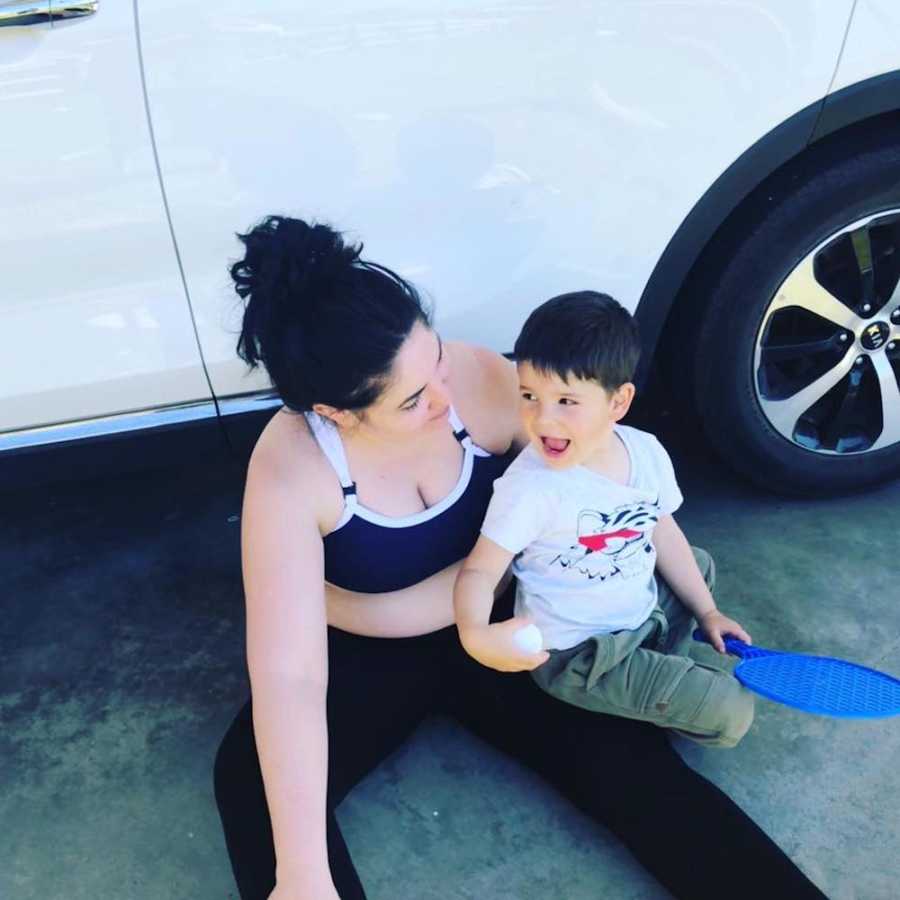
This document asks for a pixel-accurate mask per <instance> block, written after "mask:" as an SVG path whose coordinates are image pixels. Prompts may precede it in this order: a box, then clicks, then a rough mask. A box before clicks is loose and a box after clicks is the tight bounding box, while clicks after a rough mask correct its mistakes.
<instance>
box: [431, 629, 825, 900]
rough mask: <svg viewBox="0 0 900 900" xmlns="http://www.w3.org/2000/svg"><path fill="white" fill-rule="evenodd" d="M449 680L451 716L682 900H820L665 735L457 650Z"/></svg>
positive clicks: (804, 879) (797, 873) (784, 857)
mask: <svg viewBox="0 0 900 900" xmlns="http://www.w3.org/2000/svg"><path fill="white" fill-rule="evenodd" d="M499 617H500V618H504V617H505V616H504V615H503V614H502V613H501V614H500V615H499ZM448 668H450V667H449V666H448ZM452 668H453V670H454V672H455V678H454V683H453V686H455V690H453V689H452V687H453V686H448V697H449V706H450V711H451V712H452V713H453V714H454V715H456V716H457V718H459V719H460V720H461V721H462V722H463V723H464V724H466V725H467V726H468V727H469V728H471V729H472V730H473V731H474V732H475V733H476V734H478V735H479V736H480V737H482V738H484V739H485V740H487V741H489V742H490V743H492V744H493V745H495V746H496V747H498V748H500V749H502V750H504V751H506V752H508V753H510V754H511V755H512V756H514V757H516V758H517V759H519V760H520V761H522V762H524V763H525V764H526V765H528V766H530V767H531V768H533V769H534V770H536V771H537V772H538V773H540V774H541V775H543V776H544V777H545V778H546V779H547V780H548V781H549V782H551V783H552V784H554V785H555V786H556V787H557V788H558V789H559V790H560V791H561V792H562V793H564V794H565V795H566V796H568V797H569V798H570V799H571V800H572V802H573V803H574V804H575V805H576V806H578V807H579V808H580V809H582V810H583V811H584V812H586V813H587V814H588V815H590V816H591V817H592V818H593V819H594V820H595V821H597V822H599V823H600V824H602V825H605V826H606V827H608V828H609V829H610V830H611V831H613V832H614V833H615V834H616V835H617V836H618V837H619V838H620V839H621V840H622V841H623V843H625V844H626V845H627V846H628V847H629V849H630V850H631V851H632V852H633V853H634V855H635V856H636V857H637V858H638V859H639V860H640V861H641V863H642V864H643V865H644V866H646V868H647V869H648V870H649V871H650V872H651V873H652V874H653V875H654V876H655V877H656V878H657V879H658V880H659V881H660V882H661V883H662V884H663V885H665V887H666V888H668V890H669V891H671V892H672V894H674V896H676V897H679V898H683V900H713V898H716V900H719V898H721V897H722V896H723V895H724V896H727V897H729V898H730V900H738V898H748V900H749V898H753V900H758V898H759V897H760V896H770V897H791V898H792V900H812V898H817V900H822V898H823V896H824V895H823V894H822V893H821V892H820V891H819V890H818V889H817V888H816V887H815V886H814V885H813V884H812V882H810V881H809V879H807V878H806V876H805V875H804V874H803V873H802V872H801V871H800V870H799V869H798V868H797V867H796V866H795V865H794V863H793V862H791V860H790V859H789V858H788V857H787V856H786V855H785V854H784V853H783V852H782V851H781V850H780V849H779V848H778V846H777V845H776V844H775V843H774V842H773V841H772V840H771V839H770V838H769V837H768V836H767V835H766V834H765V833H764V832H763V831H762V830H761V829H760V828H759V826H757V825H756V824H755V823H754V822H753V821H752V819H750V818H749V817H748V816H747V815H746V814H745V813H744V812H743V811H742V810H741V809H740V807H738V806H737V804H735V803H734V802H733V801H732V800H731V799H730V798H729V797H728V796H727V795H726V794H725V793H724V792H722V791H721V790H719V788H717V787H716V786H715V785H713V784H712V783H711V782H709V781H707V780H706V779H705V778H704V777H703V776H702V775H700V774H698V773H697V772H695V771H694V770H693V769H691V768H690V766H688V765H687V764H686V763H685V762H684V761H683V760H682V759H681V757H680V756H679V755H678V753H677V752H676V751H675V750H674V749H673V748H672V746H671V744H670V743H669V741H668V739H667V738H666V735H665V732H664V731H663V729H661V728H657V727H656V726H654V725H650V724H647V723H644V722H636V721H632V720H629V719H623V718H619V717H616V716H608V715H603V714H600V713H593V712H588V711H586V710H583V709H579V708H577V707H574V706H569V705H568V704H565V703H562V702H561V701H559V700H556V699H555V698H553V697H550V696H548V695H547V694H545V693H544V692H543V691H541V690H540V688H538V687H537V685H535V684H534V682H533V681H532V680H531V678H530V676H529V675H528V674H527V673H518V674H515V675H503V674H501V673H498V672H493V671H491V670H489V669H485V668H484V667H482V666H479V665H478V664H477V663H475V662H474V660H471V659H469V658H468V657H466V656H465V655H464V652H463V651H462V650H461V649H460V651H459V655H458V656H456V657H455V658H454V662H453V665H452Z"/></svg>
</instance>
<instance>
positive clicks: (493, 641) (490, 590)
mask: <svg viewBox="0 0 900 900" xmlns="http://www.w3.org/2000/svg"><path fill="white" fill-rule="evenodd" d="M512 558H513V554H512V553H510V552H509V551H508V550H505V549H504V548H503V547H501V546H500V545H499V544H496V543H494V541H492V540H490V538H486V537H485V536H484V535H481V536H480V537H479V538H478V543H476V544H475V546H474V547H473V548H472V552H471V553H470V554H469V556H468V558H467V559H466V560H465V562H464V563H463V565H462V569H460V572H459V575H458V576H457V577H456V585H455V587H454V589H453V607H454V612H455V615H456V627H457V629H458V631H459V640H460V643H461V644H462V645H463V647H464V648H465V650H466V652H467V653H468V654H469V655H470V656H472V657H473V658H474V659H477V660H478V661H479V662H480V663H482V665H485V666H489V667H490V668H492V669H497V670H499V671H501V672H521V671H524V670H528V669H533V668H536V667H537V666H539V665H541V663H543V662H546V660H547V659H548V658H549V654H548V653H546V652H544V651H540V652H538V653H528V652H527V651H525V650H522V649H521V648H520V647H518V646H517V645H516V643H515V642H514V640H513V635H514V634H515V633H516V632H517V631H518V630H519V629H520V628H523V627H525V626H526V625H528V624H530V620H529V619H527V618H525V617H522V616H514V617H513V618H511V619H507V620H506V621H505V622H497V623H495V624H494V625H491V624H490V617H491V608H492V607H493V605H494V589H495V588H496V587H497V584H498V583H499V582H500V579H501V578H502V577H503V575H504V573H505V572H506V570H507V568H508V567H509V564H510V563H511V562H512Z"/></svg>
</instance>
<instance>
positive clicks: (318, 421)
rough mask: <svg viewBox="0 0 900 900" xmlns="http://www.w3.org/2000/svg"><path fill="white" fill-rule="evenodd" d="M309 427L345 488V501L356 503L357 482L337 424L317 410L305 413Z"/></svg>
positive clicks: (350, 503)
mask: <svg viewBox="0 0 900 900" xmlns="http://www.w3.org/2000/svg"><path fill="white" fill-rule="evenodd" d="M304 415H305V416H306V421H307V422H309V427H310V428H311V429H312V433H313V436H314V437H315V439H316V443H318V445H319V448H320V449H321V450H322V452H323V453H324V454H325V456H326V457H327V459H328V462H330V463H331V466H332V468H333V469H334V471H335V472H336V473H337V477H338V478H339V479H340V482H341V487H342V488H343V490H344V501H345V502H346V503H347V504H349V505H352V504H355V503H356V484H355V483H354V482H353V479H352V478H351V477H350V467H349V466H348V465H347V454H346V453H345V452H344V443H343V441H342V440H341V435H340V433H339V432H338V429H337V426H336V425H335V424H334V422H332V421H331V420H330V419H326V418H325V417H324V416H320V415H319V414H318V413H316V412H307V413H304Z"/></svg>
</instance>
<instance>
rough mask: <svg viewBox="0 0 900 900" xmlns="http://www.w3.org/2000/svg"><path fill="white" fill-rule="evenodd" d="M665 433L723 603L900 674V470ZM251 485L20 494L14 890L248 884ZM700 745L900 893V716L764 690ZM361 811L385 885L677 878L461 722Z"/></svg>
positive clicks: (800, 825) (523, 889) (438, 899)
mask: <svg viewBox="0 0 900 900" xmlns="http://www.w3.org/2000/svg"><path fill="white" fill-rule="evenodd" d="M637 424H641V422H640V421H638V422H637ZM645 427H646V426H645ZM651 427H654V428H655V430H657V432H658V433H659V434H660V436H661V437H662V438H663V440H664V441H666V442H667V443H668V445H669V448H670V451H671V452H672V455H673V457H674V458H675V462H676V470H677V472H678V475H679V478H680V481H681V484H682V488H683V491H684V494H685V496H686V498H687V499H686V503H685V505H684V507H683V509H682V511H681V512H680V513H679V514H678V516H677V517H678V519H679V521H680V523H681V525H682V527H683V528H684V529H685V531H686V532H687V534H688V537H689V538H690V539H691V541H692V542H693V543H695V544H699V545H701V546H704V547H706V548H707V549H709V550H710V551H711V552H712V553H713V555H714V556H715V558H716V561H717V564H718V572H719V587H718V591H717V593H718V599H719V604H720V606H721V607H722V608H723V609H725V610H726V611H728V612H731V613H733V614H735V615H736V616H738V617H739V618H740V619H741V621H742V622H743V623H744V624H745V625H746V626H747V627H748V628H749V629H750V631H751V632H752V634H753V635H754V637H755V639H756V640H757V641H758V642H759V643H761V644H772V645H775V646H779V647H783V648H795V649H798V650H806V651H815V652H819V653H824V654H831V655H837V656H844V657H847V658H850V659H854V660H856V661H859V662H862V663H865V664H867V665H871V666H876V667H879V668H882V669H884V670H886V671H888V672H890V673H892V674H894V675H898V676H900V576H898V562H897V560H898V549H897V548H898V542H900V484H898V483H895V484H892V485H889V486H887V487H883V488H881V489H879V490H875V491H872V492H870V493H866V494H862V495H858V496H852V497H845V498H841V499H836V500H828V501H816V502H813V501H799V500H790V499H784V498H778V497H773V496H769V495H766V494H764V493H762V492H760V491H758V490H757V489H755V488H753V487H750V486H748V485H746V484H745V483H744V482H742V481H739V480H738V479H737V478H735V477H734V476H732V475H731V474H730V473H729V472H728V471H726V470H724V469H723V468H722V467H721V466H720V465H719V464H718V463H717V462H716V461H715V460H713V459H711V458H710V456H709V455H708V453H707V451H705V450H704V449H703V448H702V446H697V445H696V444H695V443H694V441H693V440H692V439H691V438H690V436H688V435H685V434H680V433H678V432H677V430H676V429H675V427H674V424H673V423H672V422H671V420H670V419H665V418H663V419H659V418H656V419H655V420H654V422H653V424H652V426H651ZM240 493H241V485H240V473H239V471H238V469H237V467H236V466H233V465H228V464H218V465H215V466H213V467H209V466H208V465H198V466H194V467H189V468H183V469H168V470H165V471H156V472H151V473H145V474H139V475H129V476H121V477H115V478H110V479H109V480H107V481H103V482H100V481H96V482H90V483H81V484H78V485H74V486H67V487H56V488H43V489H39V490H29V491H27V492H22V493H19V494H12V495H3V496H0V522H2V542H0V565H2V571H3V573H4V578H3V582H4V588H5V589H4V591H3V600H2V604H3V615H2V617H0V645H2V646H0V660H2V662H0V667H2V672H3V675H2V694H0V724H2V730H0V761H2V764H0V834H2V838H0V848H2V849H0V897H3V898H10V900H13V898H15V900H57V898H59V900H88V898H89V900H98V898H101V900H103V898H117V900H123V898H134V900H160V898H179V900H180V898H192V900H224V898H229V897H236V896H237V895H236V891H235V889H234V886H233V883H232V880H231V873H230V870H229V866H228V860H227V857H226V854H225V848H224V843H223V840H222V836H221V833H220V830H219V824H218V818H217V815H216V812H215V805H214V802H213V797H212V784H211V765H212V759H213V755H214V752H215V749H216V746H217V743H218V740H219V738H220V736H221V734H222V733H223V731H224V729H225V727H226V724H227V723H228V721H229V720H230V717H231V715H232V714H233V713H234V711H235V710H236V709H237V707H238V705H239V704H240V703H241V702H242V701H243V699H244V696H245V691H246V684H245V676H244V662H243V630H242V629H243V610H242V595H241V586H240V571H239V521H238V515H239V512H240ZM704 652H705V651H704ZM679 749H680V750H681V752H682V753H683V754H684V755H685V756H686V757H688V758H689V761H690V762H691V763H692V764H693V765H694V766H696V767H697V768H698V769H700V770H701V771H702V772H703V773H704V774H706V775H707V776H708V777H709V778H711V779H712V780H713V781H715V782H716V783H717V784H719V785H720V786H722V787H723V788H724V789H725V790H727V791H728V792H729V793H730V794H731V795H732V796H733V797H734V798H735V799H736V800H737V801H738V802H739V803H741V804H742V805H743V806H744V808H745V809H746V810H748V812H750V813H751V814H752V815H753V816H754V817H755V818H756V820H757V821H758V822H759V823H760V824H761V825H762V826H763V827H764V828H765V829H766V830H767V831H768V832H769V833H770V834H771V835H772V836H773V837H774V838H775V839H776V840H777V841H778V842H779V843H780V844H781V846H782V847H784V848H785V850H786V851H787V852H788V854H789V855H790V856H791V857H792V858H793V859H794V860H796V862H797V863H798V864H799V865H800V866H801V867H802V868H803V869H804V870H805V871H806V872H807V873H808V874H809V875H810V877H811V878H812V879H813V880H814V881H815V882H816V883H817V884H818V885H819V886H820V887H821V888H822V889H823V890H824V891H825V892H826V893H827V894H828V895H829V896H830V897H832V898H834V900H894V898H896V897H898V896H900V888H898V885H900V844H898V834H900V774H898V770H900V718H895V719H888V720H879V721H868V722H866V721H863V722H860V721H842V720H834V719H826V718H822V717H816V716H808V715H803V714H801V713H798V712H795V711H792V710H789V709H786V708H784V707H779V706H776V705H774V704H771V703H768V702H766V701H762V700H761V701H760V702H759V704H758V712H757V719H756V722H755V723H754V725H753V728H752V730H751V732H750V733H749V735H748V736H747V738H746V739H745V740H744V742H743V743H742V744H741V745H740V746H739V747H738V748H737V749H735V750H732V751H719V752H714V751H705V752H704V751H701V750H699V749H698V748H696V747H693V746H688V745H686V744H679ZM339 814H340V818H341V821H342V824H343V825H344V827H345V833H346V836H347V840H348V843H349V844H350V847H351V850H352V851H353V854H354V858H355V859H356V860H357V862H358V865H359V868H360V870H361V872H362V875H363V880H364V881H365V883H366V884H367V886H368V890H369V893H370V897H371V898H372V900H406V898H409V900H461V898H477V900H501V898H502V900H531V898H541V900H546V898H548V897H549V898H551V900H556V898H559V900H588V898H590V900H596V898H600V897H603V898H608V900H651V898H662V897H666V896H668V895H667V893H666V892H665V891H664V890H663V889H661V888H660V887H659V886H658V885H657V884H656V883H655V882H654V881H653V880H652V879H651V878H650V877H649V876H648V875H646V874H645V873H644V872H643V871H642V870H641V868H640V867H639V866H638V865H637V864H636V863H635V862H633V860H632V859H631V857H630V855H629V854H628V853H627V852H626V851H625V850H624V849H623V848H622V847H621V846H620V845H619V844H618V842H617V841H616V840H615V839H614V838H613V837H612V836H611V835H610V834H608V833H607V832H605V831H603V830H599V829H598V828H596V827H595V826H594V825H592V824H591V823H590V822H588V821H587V820H586V819H585V818H583V817H582V816H581V815H580V814H578V813H577V812H575V811H574V810H572V809H571V808H569V806H568V805H567V804H566V803H564V802H563V801H561V800H560V799H559V798H558V797H557V795H556V794H555V793H554V792H553V791H552V790H550V789H549V788H548V787H546V786H545V785H543V784H542V783H541V782H539V781H538V780H537V779H536V778H535V777H534V776H532V775H531V774H530V773H528V772H526V771H523V770H522V769H520V768H519V767H517V766H516V765H514V764H512V763H511V762H509V761H508V760H506V759H505V758H503V757H501V756H498V755H497V754H496V753H495V752H494V751H492V750H491V749H489V748H487V747H485V746H484V745H482V744H481V743H480V742H479V741H477V740H476V739H475V738H473V737H471V736H470V735H468V734H466V733H465V732H463V731H461V730H459V729H458V728H457V726H456V725H455V724H454V723H453V722H451V721H449V720H434V721H431V722H429V723H428V724H426V725H425V726H424V727H423V728H421V729H420V730H419V731H418V732H417V733H416V734H415V735H414V737H413V739H412V740H411V741H410V742H409V743H408V744H407V745H406V746H405V747H404V748H403V749H402V750H401V751H400V752H399V753H397V754H396V755H395V756H394V757H392V758H391V759H390V760H388V761H387V763H385V764H384V765H383V766H382V767H381V768H380V769H379V770H378V771H377V772H375V773H374V774H373V775H372V776H371V777H370V778H369V779H368V780H367V781H365V782H364V783H363V784H362V785H361V786H360V787H359V788H358V789H357V790H356V791H355V792H354V793H353V794H352V795H351V796H350V797H349V798H348V799H347V800H346V801H345V803H344V804H343V806H342V807H341V808H340V811H339ZM697 849H698V856H697V874H698V878H700V877H702V875H703V863H702V848H697ZM737 877H739V873H738V874H737ZM723 896H724V897H727V896H728V888H727V886H726V885H723ZM772 900H774V898H772ZM779 900H780V898H779Z"/></svg>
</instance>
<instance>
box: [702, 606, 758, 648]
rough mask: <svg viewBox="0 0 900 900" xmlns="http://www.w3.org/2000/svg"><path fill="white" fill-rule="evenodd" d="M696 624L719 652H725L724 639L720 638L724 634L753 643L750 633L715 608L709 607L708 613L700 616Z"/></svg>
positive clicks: (746, 642)
mask: <svg viewBox="0 0 900 900" xmlns="http://www.w3.org/2000/svg"><path fill="white" fill-rule="evenodd" d="M697 624H698V625H699V626H700V628H701V629H702V630H703V633H704V634H705V635H706V636H707V637H708V638H709V642H710V643H711V644H712V645H713V647H715V648H716V650H718V651H719V653H725V641H724V640H723V639H722V638H723V636H724V635H726V634H730V635H731V636H732V637H736V638H738V639H739V640H742V641H743V642H744V643H745V644H752V643H753V641H752V640H751V639H750V635H749V634H747V632H746V631H744V629H743V628H741V626H740V625H739V624H738V623H737V622H735V621H734V619H729V618H728V616H723V615H722V613H720V612H719V610H717V609H711V610H710V611H709V612H708V613H705V614H704V615H702V616H700V617H699V618H698V619H697Z"/></svg>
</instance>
